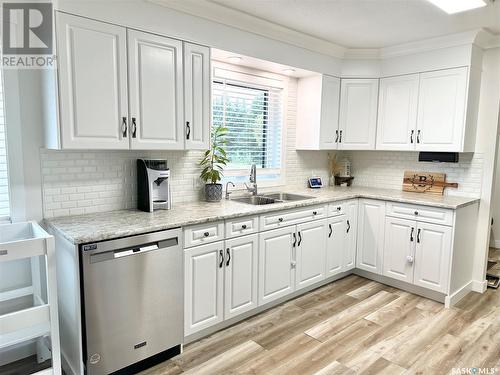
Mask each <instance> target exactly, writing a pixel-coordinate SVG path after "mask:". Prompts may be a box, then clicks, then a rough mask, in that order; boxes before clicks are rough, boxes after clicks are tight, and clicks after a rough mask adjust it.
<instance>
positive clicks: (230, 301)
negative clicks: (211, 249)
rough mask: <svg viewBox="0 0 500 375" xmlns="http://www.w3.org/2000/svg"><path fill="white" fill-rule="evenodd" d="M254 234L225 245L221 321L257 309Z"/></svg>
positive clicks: (256, 252) (256, 240) (256, 259)
mask: <svg viewBox="0 0 500 375" xmlns="http://www.w3.org/2000/svg"><path fill="white" fill-rule="evenodd" d="M258 246H259V237H258V235H257V234H252V235H250V236H244V237H238V238H233V239H231V240H227V241H226V254H225V277H224V280H225V281H224V284H225V287H224V301H225V302H224V319H229V318H233V317H235V316H237V315H239V314H241V313H244V312H246V311H248V310H251V309H253V308H255V307H257V285H258V281H257V267H258V255H259V254H258Z"/></svg>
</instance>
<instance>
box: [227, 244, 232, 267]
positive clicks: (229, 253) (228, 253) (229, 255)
mask: <svg viewBox="0 0 500 375" xmlns="http://www.w3.org/2000/svg"><path fill="white" fill-rule="evenodd" d="M226 254H227V261H226V267H229V262H230V261H231V252H230V250H229V247H228V248H227V249H226Z"/></svg>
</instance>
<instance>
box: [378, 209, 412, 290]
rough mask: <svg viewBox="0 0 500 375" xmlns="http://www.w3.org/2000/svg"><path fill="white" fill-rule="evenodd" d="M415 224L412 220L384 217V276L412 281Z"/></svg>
mask: <svg viewBox="0 0 500 375" xmlns="http://www.w3.org/2000/svg"><path fill="white" fill-rule="evenodd" d="M416 226H417V223H416V222H415V221H412V220H406V219H399V218H395V217H387V218H386V220H385V245H384V267H383V268H384V270H383V275H384V276H388V277H392V278H393V279H398V280H401V281H406V282H407V283H412V282H413V261H414V256H415V234H416V233H415V230H416Z"/></svg>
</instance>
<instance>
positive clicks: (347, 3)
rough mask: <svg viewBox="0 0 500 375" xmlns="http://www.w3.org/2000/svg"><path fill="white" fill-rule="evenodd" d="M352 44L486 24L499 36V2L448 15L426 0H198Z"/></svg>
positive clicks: (377, 44) (387, 42) (378, 44)
mask: <svg viewBox="0 0 500 375" xmlns="http://www.w3.org/2000/svg"><path fill="white" fill-rule="evenodd" d="M197 1H198V2H199V3H211V4H212V5H214V6H221V7H223V8H226V9H231V10H232V11H237V12H240V13H242V14H244V15H245V16H252V17H256V18H258V19H260V20H264V21H268V22H271V23H273V24H276V25H279V26H282V27H285V28H287V29H291V30H294V31H297V32H299V33H303V34H306V35H309V36H312V37H315V38H319V39H322V40H324V41H327V42H330V43H334V44H337V45H341V46H343V47H347V48H383V47H389V46H393V45H397V44H402V43H407V42H413V41H418V40H423V39H427V38H432V37H437V36H443V35H449V34H453V33H458V32H463V31H468V30H473V29H479V28H486V29H487V30H488V31H490V32H492V33H494V34H500V0H498V1H496V2H495V3H493V4H490V5H488V6H487V7H484V8H480V9H476V10H473V11H469V12H465V13H459V14H455V15H448V14H446V13H444V12H443V11H441V10H440V9H438V8H436V7H435V6H434V5H432V4H430V3H428V2H427V1H425V0H197Z"/></svg>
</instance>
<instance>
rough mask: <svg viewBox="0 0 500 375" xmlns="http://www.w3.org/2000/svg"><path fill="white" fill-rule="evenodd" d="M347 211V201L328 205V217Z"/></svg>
mask: <svg viewBox="0 0 500 375" xmlns="http://www.w3.org/2000/svg"><path fill="white" fill-rule="evenodd" d="M344 213H345V202H335V203H330V204H329V205H328V217H333V216H339V215H343V214H344Z"/></svg>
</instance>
